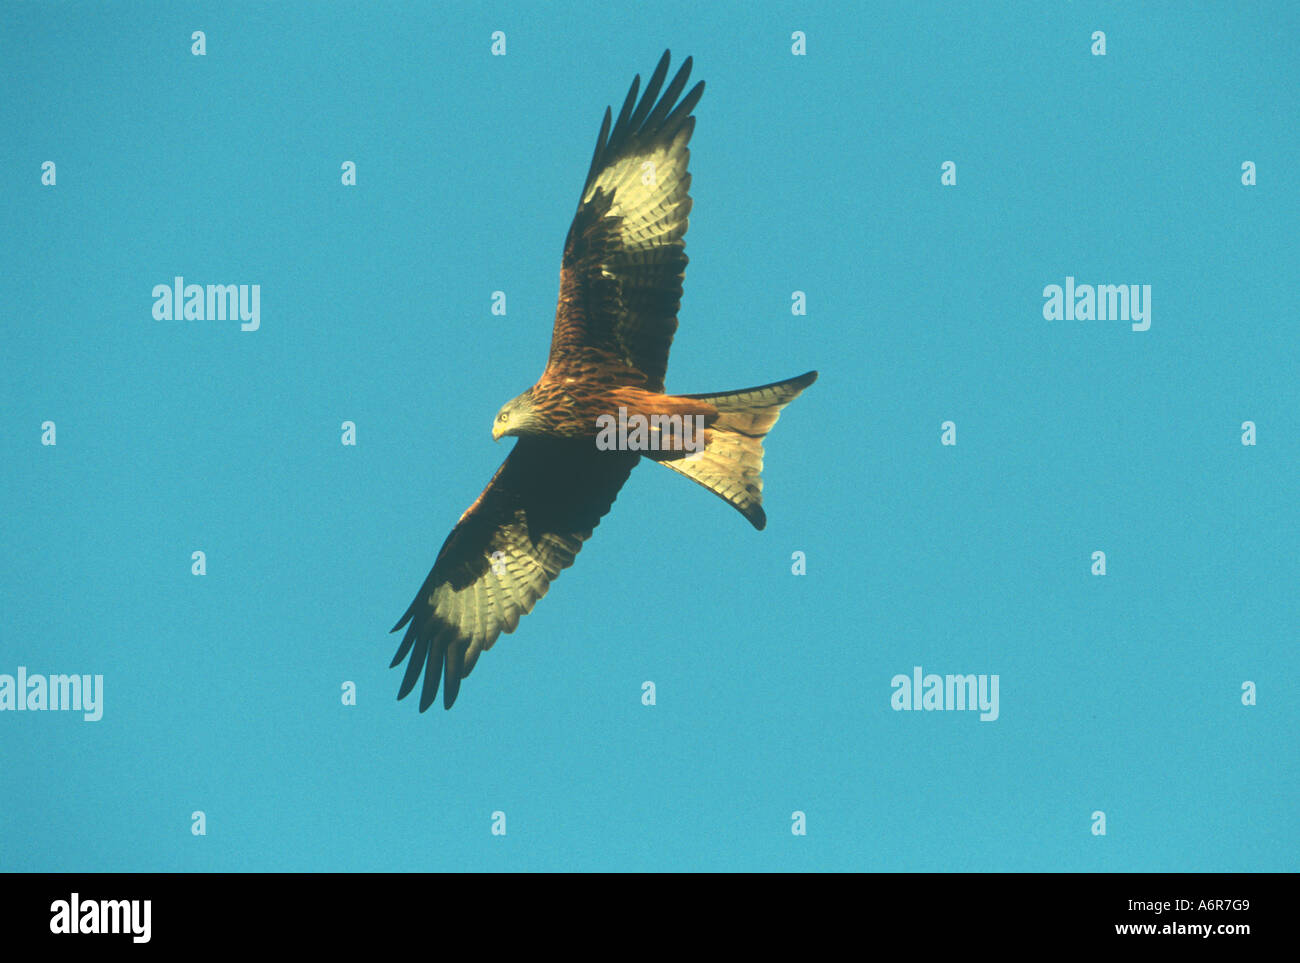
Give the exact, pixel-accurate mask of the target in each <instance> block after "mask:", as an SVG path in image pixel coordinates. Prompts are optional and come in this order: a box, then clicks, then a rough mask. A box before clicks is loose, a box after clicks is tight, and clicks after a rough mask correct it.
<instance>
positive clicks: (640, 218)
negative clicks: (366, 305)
mask: <svg viewBox="0 0 1300 963" xmlns="http://www.w3.org/2000/svg"><path fill="white" fill-rule="evenodd" d="M667 72H668V53H667V51H665V52H664V55H663V58H662V59H661V60H660V61H659V66H657V67H656V68H655V72H654V74H653V76H651V78H650V82H649V83H648V84H646V89H645V94H644V95H643V96H642V97H641V100H640V102H639V103H638V102H637V97H636V94H637V87H638V86H639V85H640V82H641V78H640V76H639V75H638V76H637V77H636V78H635V79H633V81H632V89H631V90H629V91H628V94H627V99H626V100H625V101H624V102H623V109H622V110H620V111H619V114H618V119H617V120H615V121H614V124H613V128H612V130H611V127H610V111H609V108H606V109H605V120H604V123H602V124H601V127H600V134H599V136H598V137H597V138H596V152H595V155H594V156H593V157H592V159H591V169H590V170H589V171H588V172H587V180H586V183H585V184H583V187H582V195H581V199H580V201H579V203H578V213H577V214H576V215H575V216H574V218H573V224H572V226H571V227H570V228H569V235H568V237H567V239H566V240H565V242H564V262H563V264H562V266H561V269H560V302H559V306H558V308H557V309H556V312H555V328H554V330H553V332H552V335H551V353H550V357H549V358H548V359H547V363H546V370H545V371H543V372H542V376H541V378H540V379H538V382H537V384H535V385H533V386H532V387H531V388H529V389H528V390H527V391H525V392H524V393H523V394H521V395H520V396H519V397H517V398H515V399H514V400H513V401H508V402H506V404H505V405H504V406H503V407H502V408H501V410H500V412H498V413H497V416H496V421H495V422H494V424H493V427H492V437H493V438H494V439H500V438H501V437H502V436H503V435H515V436H517V437H518V439H519V440H518V441H517V442H516V443H515V447H514V450H513V451H512V452H511V453H510V456H509V457H508V458H506V460H505V462H504V464H502V465H501V467H500V468H498V469H497V473H496V474H495V475H493V476H492V481H490V482H489V483H488V486H487V488H486V489H484V490H483V494H481V495H479V497H478V499H477V500H476V501H475V502H474V504H473V505H471V506H470V507H469V508H468V509H467V510H466V512H465V514H463V515H462V516H461V517H460V521H458V522H457V523H456V527H455V528H453V529H452V531H451V534H450V535H449V536H447V541H446V542H445V543H443V546H442V549H441V551H439V552H438V558H437V560H436V561H435V562H434V563H433V570H432V571H431V572H429V577H428V578H426V579H425V580H424V584H423V585H422V586H421V587H420V591H419V592H417V593H416V595H415V600H414V601H413V602H411V605H410V608H408V609H407V610H406V614H405V615H403V616H402V618H401V621H399V622H398V623H397V625H395V626H394V627H393V631H394V632H396V631H397V630H398V629H400V628H401V627H402V626H404V625H405V626H407V629H406V634H405V635H404V636H403V637H402V644H401V645H400V646H399V647H398V649H397V655H396V656H394V657H393V662H392V665H393V666H396V665H397V664H398V663H400V662H401V661H402V660H403V659H405V658H407V657H408V656H409V657H410V661H409V662H408V663H407V666H406V674H405V676H403V678H402V685H401V688H400V689H399V690H398V693H397V698H399V699H403V698H405V697H406V696H407V695H408V694H409V693H410V692H411V690H412V689H413V688H414V687H415V683H416V682H417V681H418V680H419V678H420V674H421V672H423V673H424V684H423V686H422V687H421V690H420V711H421V712H424V711H425V710H426V709H428V708H429V706H430V705H432V703H433V700H434V699H435V698H436V697H437V695H438V683H439V679H440V678H441V679H442V680H444V684H443V687H442V694H443V705H444V706H446V708H448V709H450V708H451V706H452V704H453V703H454V702H455V701H456V694H457V693H458V692H459V691H460V683H461V680H462V679H464V678H465V677H466V676H467V675H469V674H470V672H471V670H473V668H474V664H475V663H476V662H477V661H478V657H479V655H480V654H481V653H482V652H483V651H484V650H485V649H490V648H491V647H492V644H493V643H494V642H495V641H496V640H497V637H498V636H499V635H500V634H501V633H502V632H513V631H514V630H515V627H516V626H517V625H518V624H519V619H520V617H521V616H523V615H527V614H528V613H529V612H530V611H532V608H533V606H534V605H535V604H536V603H537V600H538V599H539V598H541V597H542V596H543V595H545V594H546V590H547V588H549V587H550V584H551V582H552V581H553V580H554V579H555V578H557V577H558V576H559V574H560V570H561V569H564V568H567V567H568V566H570V565H571V564H573V559H574V557H575V556H576V555H577V554H578V550H579V549H581V548H582V543H583V542H584V541H586V540H587V539H588V538H590V537H591V533H592V531H593V530H594V529H595V527H596V525H597V524H598V523H599V522H600V519H601V518H602V517H604V515H605V513H606V512H608V511H609V509H610V506H611V505H612V504H613V503H614V499H615V498H616V497H617V496H618V492H619V489H620V488H622V487H623V482H625V481H626V480H627V476H628V474H629V473H630V472H631V471H632V469H633V467H635V466H636V464H637V462H639V461H640V460H641V458H642V457H647V458H650V459H652V460H654V461H657V462H659V464H661V465H664V466H666V467H668V468H671V469H673V470H674V471H677V472H679V473H681V474H683V475H685V476H686V477H687V478H690V479H691V480H692V481H695V482H698V483H699V484H701V485H703V486H704V487H705V488H707V489H709V491H711V492H713V493H714V494H716V495H718V496H719V497H721V498H722V499H724V500H725V501H726V502H727V503H728V504H730V505H732V506H733V507H735V508H736V509H737V510H738V511H739V512H740V513H741V514H742V515H744V516H745V517H746V518H747V519H749V521H750V522H751V523H752V524H753V526H754V527H755V528H757V529H761V528H763V526H764V525H765V524H766V522H767V519H766V516H765V515H764V514H763V507H762V500H763V498H762V496H763V479H762V474H761V473H762V470H763V438H764V436H765V435H766V434H767V433H768V431H770V430H771V428H772V426H773V425H774V424H776V419H777V416H778V415H779V414H780V412H781V409H782V408H784V407H785V406H786V405H787V404H789V403H790V402H791V401H793V400H794V399H795V398H796V397H798V395H799V393H800V392H801V391H803V389H804V388H806V387H808V385H810V384H812V383H813V381H815V380H816V378H817V372H815V371H810V372H808V373H807V374H804V375H800V376H799V377H797V378H791V379H789V380H788V381H779V382H776V383H774V384H768V385H762V386H761V387H758V388H745V389H743V390H740V391H726V392H722V393H719V394H702V395H668V394H664V393H663V390H664V373H665V371H666V370H667V368H668V349H669V346H670V345H671V344H672V340H673V334H674V333H675V332H676V330H677V309H678V307H679V306H680V304H681V297H682V277H683V274H684V272H685V270H686V253H685V243H684V241H683V238H684V237H685V235H686V225H687V215H688V214H689V213H690V210H691V197H690V194H689V190H690V186H691V175H690V174H689V173H688V172H687V170H686V167H687V163H688V161H689V159H690V151H688V150H687V148H686V145H687V142H688V141H689V140H690V139H691V132H692V131H693V130H694V129H695V118H694V117H693V116H691V111H692V110H693V109H694V108H695V105H696V103H698V102H699V99H700V95H701V94H703V93H704V84H703V83H698V84H696V85H695V86H694V87H693V88H692V89H691V91H690V93H688V94H687V95H686V96H685V97H683V98H682V99H681V100H680V102H679V101H678V97H679V96H681V93H682V90H683V88H685V86H686V78H687V77H688V76H689V75H690V72H691V59H690V58H689V57H688V58H686V61H685V63H683V64H682V66H681V69H680V70H679V71H678V72H677V76H676V77H674V78H673V80H672V82H671V83H670V84H669V85H668V87H667V89H665V90H664V91H663V96H662V97H660V96H659V90H660V87H661V86H662V85H663V82H664V77H665V76H666V75H667ZM656 101H657V102H656ZM615 419H617V421H618V423H619V425H620V426H626V425H636V426H637V429H638V430H639V432H640V434H639V436H638V433H637V430H634V431H633V432H632V435H631V436H628V435H627V432H626V431H625V430H624V429H623V428H622V427H620V432H619V435H618V440H619V441H621V442H625V443H624V444H621V445H620V444H613V445H611V443H610V442H611V440H612V438H613V435H614V433H613V431H612V430H605V431H603V433H602V429H610V427H611V426H612V424H613V423H614V421H615ZM673 419H677V420H676V421H674V420H673ZM679 426H680V427H679ZM692 426H696V427H697V428H698V429H699V430H698V431H697V433H696V437H695V438H694V444H692V443H691V441H692V438H691V434H690V429H691V427H692ZM700 435H702V438H701V437H699V436H700ZM628 437H630V438H632V439H636V438H637V437H639V438H640V439H641V443H639V444H632V443H630V442H628V441H627V438H628ZM647 441H648V442H649V443H648V444H646V442H647ZM701 445H702V450H700V449H701Z"/></svg>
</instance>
